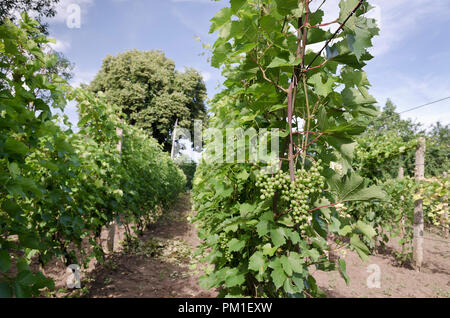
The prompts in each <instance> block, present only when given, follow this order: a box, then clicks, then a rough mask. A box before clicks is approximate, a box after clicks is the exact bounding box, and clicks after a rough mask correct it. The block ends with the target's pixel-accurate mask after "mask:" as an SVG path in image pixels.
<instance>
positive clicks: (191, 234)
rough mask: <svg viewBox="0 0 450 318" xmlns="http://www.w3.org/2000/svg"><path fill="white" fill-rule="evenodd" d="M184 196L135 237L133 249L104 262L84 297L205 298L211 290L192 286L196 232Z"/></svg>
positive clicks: (195, 280) (196, 273) (211, 294)
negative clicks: (190, 220) (140, 234)
mask: <svg viewBox="0 0 450 318" xmlns="http://www.w3.org/2000/svg"><path fill="white" fill-rule="evenodd" d="M190 211H191V202H190V196H189V195H188V194H184V195H182V196H181V198H180V199H179V200H178V201H177V202H176V204H175V206H174V207H173V208H172V209H170V210H169V211H167V212H166V213H165V214H164V215H163V216H162V217H161V218H160V219H159V221H158V222H157V223H156V224H153V225H152V226H151V227H150V228H149V229H147V230H146V231H145V233H144V234H143V235H142V236H140V237H139V238H138V241H136V242H135V243H136V244H134V245H133V246H131V247H129V248H128V249H127V248H125V249H124V251H122V252H120V253H115V254H113V255H112V256H110V257H108V260H107V264H110V265H107V266H99V267H98V268H96V269H95V270H94V271H92V272H91V273H90V274H89V276H90V277H91V278H93V281H92V283H91V286H90V288H89V293H88V294H87V297H91V298H97V297H102V298H104V297H108V298H118V297H120V298H122V297H123V298H211V297H216V295H217V293H216V292H215V291H207V290H203V289H202V288H200V287H199V285H198V277H199V276H200V270H199V266H198V264H197V261H196V258H195V256H194V250H195V249H196V246H197V245H198V244H199V242H200V241H199V239H198V237H197V233H196V229H195V228H194V226H193V225H191V224H190V223H189V221H188V219H187V218H188V216H189V214H190Z"/></svg>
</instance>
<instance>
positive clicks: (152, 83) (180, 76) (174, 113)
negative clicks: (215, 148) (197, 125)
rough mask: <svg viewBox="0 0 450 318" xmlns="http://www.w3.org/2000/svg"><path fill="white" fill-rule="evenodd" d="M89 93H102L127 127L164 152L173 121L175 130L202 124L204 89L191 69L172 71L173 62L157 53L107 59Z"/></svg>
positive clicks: (167, 147)
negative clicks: (152, 140) (133, 127)
mask: <svg viewBox="0 0 450 318" xmlns="http://www.w3.org/2000/svg"><path fill="white" fill-rule="evenodd" d="M90 90H92V91H94V92H99V91H102V92H104V93H105V95H106V97H107V99H108V100H109V101H110V102H112V103H114V104H117V105H118V106H120V107H121V108H122V111H123V112H124V114H126V117H127V121H128V122H129V123H130V124H131V125H136V126H138V127H141V128H143V129H145V130H146V131H147V132H148V133H149V134H150V135H151V136H152V137H154V138H155V139H157V140H158V142H159V143H160V144H162V145H163V146H164V149H165V150H166V151H169V150H170V148H171V146H172V136H171V134H172V131H173V128H174V126H175V123H176V122H177V120H178V127H182V128H187V129H191V130H193V127H194V120H196V119H200V120H203V121H204V120H206V106H205V99H206V87H205V83H204V81H203V78H202V76H201V75H200V73H199V72H197V71H196V70H194V69H192V68H187V69H186V71H185V72H178V71H176V70H175V63H174V61H173V60H171V59H169V58H167V57H166V56H165V55H164V53H163V52H161V51H158V50H156V51H138V50H132V51H127V52H125V53H121V54H118V55H117V56H111V55H108V56H107V57H106V58H105V59H104V60H103V65H102V68H101V70H100V71H99V72H98V74H97V76H96V77H95V79H94V80H93V81H92V83H91V84H90Z"/></svg>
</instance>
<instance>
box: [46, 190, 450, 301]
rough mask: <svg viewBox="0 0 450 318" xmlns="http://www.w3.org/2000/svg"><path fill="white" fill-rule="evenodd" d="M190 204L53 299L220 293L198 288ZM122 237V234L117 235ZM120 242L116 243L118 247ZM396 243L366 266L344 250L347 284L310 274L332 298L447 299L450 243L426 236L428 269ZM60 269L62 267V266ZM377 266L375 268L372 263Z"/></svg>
mask: <svg viewBox="0 0 450 318" xmlns="http://www.w3.org/2000/svg"><path fill="white" fill-rule="evenodd" d="M190 213H191V201H190V196H189V194H185V195H182V196H181V197H180V198H179V199H178V200H177V202H176V204H175V206H174V207H173V208H172V209H169V210H168V211H165V212H164V214H163V215H162V217H161V218H160V219H159V220H158V221H157V223H155V224H153V225H151V227H150V228H148V229H147V230H146V231H145V233H144V234H143V235H141V236H139V237H138V238H137V239H136V240H135V241H134V242H133V244H129V245H128V246H127V245H125V246H124V247H123V248H121V249H120V250H119V251H118V252H115V253H114V254H111V255H109V256H107V258H106V262H105V264H94V263H93V264H91V266H90V267H89V269H88V270H87V271H86V272H85V273H84V279H83V287H84V289H82V290H81V292H80V290H78V291H76V292H70V291H67V290H64V289H63V290H62V292H61V291H60V292H58V293H57V294H53V295H52V296H53V297H55V296H56V297H89V298H210V297H216V296H217V291H215V290H210V291H207V290H203V289H202V288H200V286H199V284H198V277H199V276H200V275H201V265H200V264H199V263H198V262H197V257H196V256H195V254H194V251H195V249H196V246H197V245H198V244H199V242H200V241H199V239H198V237H197V233H196V232H197V230H196V228H195V227H194V226H193V225H192V224H190V223H189V221H188V217H189V215H190ZM118 237H119V238H122V237H123V235H122V234H121V233H118ZM117 240H118V239H116V244H117V243H119V242H117ZM395 250H399V246H398V244H396V242H395V240H392V242H390V243H389V244H388V247H387V249H386V250H384V251H379V253H377V254H376V255H372V256H370V257H369V259H368V260H367V261H365V262H363V261H362V260H361V259H360V258H359V256H358V255H357V254H356V253H355V252H353V251H346V253H345V256H344V259H345V261H346V263H347V274H348V276H349V277H350V284H349V286H347V285H346V284H345V281H344V279H343V278H342V277H341V276H340V274H339V273H338V272H337V271H334V272H322V271H315V270H314V269H313V270H312V273H313V276H314V277H315V278H316V280H317V282H318V285H319V286H320V288H321V289H322V290H323V291H324V292H325V293H326V294H327V295H328V297H331V298H342V297H345V298H349V297H350V298H357V297H369V298H374V297H375V298H380V297H383V298H388V297H427V298H428V297H446V298H450V239H444V238H442V237H441V236H439V235H436V234H432V233H425V242H424V266H423V268H422V269H421V271H420V272H419V271H416V270H414V269H413V268H412V267H410V266H408V265H406V266H405V265H404V266H399V265H398V262H397V260H396V258H395V256H394V251H395ZM372 264H375V265H377V266H378V267H379V270H380V288H369V287H368V285H367V279H368V278H369V276H370V275H371V274H372V272H368V266H369V265H372ZM60 265H61V264H60ZM372 266H373V265H372ZM64 268H65V267H64V266H62V265H61V266H54V268H53V269H52V268H49V269H47V274H48V273H52V275H51V276H52V277H53V278H55V279H56V282H57V286H58V287H59V288H64V287H65V283H66V280H67V278H66V276H67V274H62V273H64V272H65V271H64Z"/></svg>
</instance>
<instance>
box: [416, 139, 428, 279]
mask: <svg viewBox="0 0 450 318" xmlns="http://www.w3.org/2000/svg"><path fill="white" fill-rule="evenodd" d="M425 148H426V146H425V138H423V137H421V138H419V141H418V144H417V150H416V169H415V177H416V182H420V181H421V180H423V179H424V178H425ZM423 224H424V221H423V202H422V199H419V200H416V201H415V202H414V252H413V256H414V261H415V266H416V269H417V270H418V271H420V268H421V267H422V263H423V230H424V229H423Z"/></svg>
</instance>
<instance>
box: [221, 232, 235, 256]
mask: <svg viewBox="0 0 450 318" xmlns="http://www.w3.org/2000/svg"><path fill="white" fill-rule="evenodd" d="M228 242H229V238H227V235H226V233H225V232H222V233H220V235H219V246H220V249H221V250H222V251H223V253H224V256H225V258H226V260H227V261H228V262H231V260H232V259H233V255H232V254H231V252H230V250H229V248H228Z"/></svg>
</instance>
